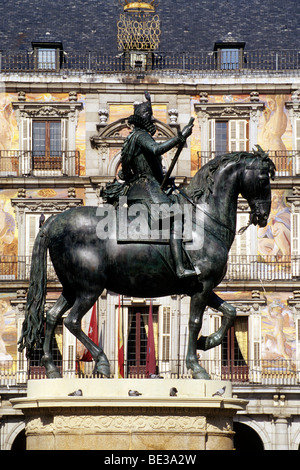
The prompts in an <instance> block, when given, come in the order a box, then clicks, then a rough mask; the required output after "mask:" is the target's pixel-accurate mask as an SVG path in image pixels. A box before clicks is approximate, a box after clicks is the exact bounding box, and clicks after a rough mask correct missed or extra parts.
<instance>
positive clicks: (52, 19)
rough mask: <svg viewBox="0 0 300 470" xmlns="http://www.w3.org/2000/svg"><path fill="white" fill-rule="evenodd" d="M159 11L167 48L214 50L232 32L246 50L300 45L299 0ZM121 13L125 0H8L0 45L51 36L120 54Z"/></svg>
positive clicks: (199, 0)
mask: <svg viewBox="0 0 300 470" xmlns="http://www.w3.org/2000/svg"><path fill="white" fill-rule="evenodd" d="M156 12H157V13H158V14H159V15H160V20H161V31H162V34H161V42H160V48H159V49H160V50H161V51H165V52H183V51H184V52H197V51H200V50H202V51H206V50H207V51H210V50H213V47H214V43H215V41H218V40H222V39H224V37H225V36H226V35H227V34H228V33H229V32H231V33H232V36H233V37H235V38H236V39H238V40H240V41H245V42H246V50H266V49H273V50H275V49H298V48H299V50H300V1H299V0H284V2H283V1H282V0H160V2H159V4H158V6H157V7H156ZM120 13H122V7H121V5H120V3H119V0H107V1H103V0H59V1H54V0H6V1H5V2H4V1H3V2H1V4H0V49H1V50H3V51H4V50H10V51H13V52H17V51H19V50H20V51H24V50H31V41H33V40H40V39H43V38H47V39H48V40H49V39H54V40H56V41H61V42H62V43H63V47H64V50H65V51H67V52H86V51H88V50H91V51H99V52H107V53H108V54H115V53H117V52H118V50H117V21H118V18H119V15H120ZM46 33H50V34H46Z"/></svg>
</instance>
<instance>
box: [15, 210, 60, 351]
mask: <svg viewBox="0 0 300 470" xmlns="http://www.w3.org/2000/svg"><path fill="white" fill-rule="evenodd" d="M52 220H53V217H50V218H49V219H48V220H47V221H46V222H45V223H44V225H42V227H41V228H40V230H39V232H38V234H37V237H36V239H35V242H34V245H33V250H32V260H31V268H30V283H29V288H28V293H27V303H26V312H25V319H24V322H23V326H22V333H21V337H20V339H19V341H18V344H19V351H20V352H21V351H23V349H25V348H26V350H27V351H26V355H27V357H29V356H30V354H31V352H32V350H33V348H34V347H35V346H37V345H41V343H42V341H41V334H42V332H43V328H44V304H45V298H46V291H47V248H48V228H49V226H50V223H51V222H52Z"/></svg>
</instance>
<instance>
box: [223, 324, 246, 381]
mask: <svg viewBox="0 0 300 470" xmlns="http://www.w3.org/2000/svg"><path fill="white" fill-rule="evenodd" d="M221 348H222V377H223V379H226V380H229V379H230V380H234V379H238V380H241V381H247V380H248V366H247V363H248V317H237V318H236V319H235V322H234V326H232V327H231V328H229V330H228V332H227V335H226V336H225V337H224V339H223V341H222V345H221Z"/></svg>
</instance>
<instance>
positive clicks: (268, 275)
mask: <svg viewBox="0 0 300 470" xmlns="http://www.w3.org/2000/svg"><path fill="white" fill-rule="evenodd" d="M299 277H300V256H296V255H293V256H289V255H285V256H270V255H268V256H261V255H230V254H229V257H228V264H227V272H226V276H225V280H227V281H234V280H237V281H251V280H252V281H253V280H258V281H260V280H261V281H274V280H282V281H284V280H292V279H296V278H299Z"/></svg>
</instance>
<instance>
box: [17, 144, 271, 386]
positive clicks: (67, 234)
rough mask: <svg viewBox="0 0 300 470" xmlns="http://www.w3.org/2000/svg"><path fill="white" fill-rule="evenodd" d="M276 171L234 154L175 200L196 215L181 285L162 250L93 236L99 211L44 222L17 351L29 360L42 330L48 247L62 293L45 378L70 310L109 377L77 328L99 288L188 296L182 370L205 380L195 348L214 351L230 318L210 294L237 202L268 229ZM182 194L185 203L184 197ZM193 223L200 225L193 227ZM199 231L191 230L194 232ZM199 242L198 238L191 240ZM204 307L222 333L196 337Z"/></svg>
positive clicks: (263, 159)
mask: <svg viewBox="0 0 300 470" xmlns="http://www.w3.org/2000/svg"><path fill="white" fill-rule="evenodd" d="M274 175H275V166H274V164H273V162H272V161H271V160H270V158H269V157H268V155H267V154H266V153H264V152H263V151H262V149H261V148H260V147H257V150H255V151H253V153H248V152H234V153H231V154H226V155H223V156H221V157H217V158H215V159H214V160H211V161H210V162H208V163H207V164H206V165H204V166H203V167H202V168H201V169H200V170H199V171H198V172H197V173H196V175H195V176H194V177H193V178H192V180H191V182H190V184H189V185H188V186H187V187H186V188H185V195H180V196H179V199H180V200H181V202H182V204H184V203H186V204H191V205H192V207H193V211H196V209H197V210H198V211H200V212H201V214H202V216H201V218H200V219H201V224H202V230H193V243H195V245H193V246H196V247H197V246H198V248H196V249H191V250H189V252H188V253H189V255H188V257H187V258H186V263H192V265H193V266H194V268H196V269H197V270H198V273H199V274H198V275H197V276H193V277H190V278H185V279H179V278H177V276H176V274H175V271H174V264H173V260H172V256H171V253H170V247H169V245H168V244H162V243H160V244H159V243H142V242H141V243H118V241H117V240H116V239H113V238H108V239H106V240H104V239H100V238H99V237H98V236H97V224H98V222H99V216H97V207H87V206H83V207H79V208H75V209H70V210H67V211H65V212H63V213H61V214H59V215H56V216H53V217H51V218H49V219H48V220H47V221H46V222H45V224H44V225H43V226H42V228H41V229H40V231H39V233H38V235H37V237H36V240H35V244H34V248H33V253H32V265H31V274H30V285H29V289H28V295H27V306H26V316H25V320H24V323H23V330H22V335H21V338H20V340H19V344H20V346H19V350H20V351H21V350H23V349H24V348H26V349H27V356H28V357H30V354H31V351H32V349H33V348H34V347H35V345H36V344H37V343H38V341H39V339H40V337H41V333H42V332H43V331H44V303H45V297H46V285H47V273H46V264H47V249H49V253H50V258H51V260H52V263H53V266H54V269H55V271H56V273H57V276H58V279H59V280H60V282H61V284H62V294H61V296H60V297H59V299H58V300H57V302H56V303H55V304H54V306H53V307H52V308H51V309H50V310H49V311H48V312H47V314H46V329H45V339H44V342H43V357H42V364H43V365H44V366H45V369H46V374H47V377H49V378H55V377H60V373H59V371H58V369H57V368H56V366H55V365H54V362H53V358H52V354H51V340H52V338H53V334H54V330H55V326H56V324H57V323H58V321H59V320H60V319H61V317H62V315H63V314H64V313H65V312H67V311H68V310H69V309H71V310H70V312H69V313H68V315H67V317H66V318H65V320H64V324H65V326H66V327H67V328H68V329H69V330H70V332H71V333H73V334H74V335H75V336H76V338H77V339H78V340H79V341H81V343H82V344H83V345H84V346H85V347H86V348H87V349H88V350H89V351H90V352H91V354H92V357H93V359H94V361H95V370H96V371H97V372H99V373H100V374H102V375H104V376H106V377H108V376H109V375H110V365H109V361H108V359H107V357H106V355H105V353H104V351H103V350H102V348H101V347H99V346H97V345H95V344H94V343H93V342H92V341H91V340H90V339H89V338H88V336H87V335H86V334H85V333H84V332H83V331H82V329H81V319H82V317H83V316H84V315H85V314H86V313H87V312H88V310H89V309H90V308H91V307H92V306H93V305H94V303H95V301H96V300H97V299H98V297H99V296H100V294H101V292H102V291H103V290H104V288H107V289H108V290H110V291H113V292H115V293H119V294H124V295H128V296H135V297H161V296H166V295H174V294H186V295H189V296H190V297H191V304H190V318H189V340H188V348H187V354H186V365H187V367H188V369H190V370H191V372H192V375H193V377H194V378H197V379H209V378H210V377H209V375H208V373H207V372H206V370H205V369H204V368H203V367H201V366H200V364H199V363H198V360H197V354H196V350H197V349H203V350H208V349H210V348H213V347H215V346H217V345H219V344H220V343H221V341H222V339H223V337H224V335H225V334H226V332H227V330H228V328H229V327H230V326H231V325H232V324H233V321H234V318H235V316H236V311H235V308H234V307H233V306H232V305H230V304H229V303H227V302H226V301H224V300H222V299H221V298H219V297H218V296H217V295H216V294H215V293H214V292H213V289H214V288H215V287H216V286H218V284H219V283H220V282H221V281H222V279H223V278H224V275H225V273H226V269H227V259H228V253H229V250H230V247H231V245H232V242H233V240H234V237H235V233H236V212H237V202H238V196H239V194H241V195H242V196H243V197H244V198H245V199H246V200H247V201H248V203H249V206H250V219H249V225H250V224H254V225H257V224H258V225H259V226H261V227H264V226H266V224H267V220H268V216H269V212H270V207H271V186H270V177H271V178H272V179H274ZM184 196H185V197H184ZM197 223H198V222H197ZM196 229H197V227H196ZM197 237H198V238H199V237H201V238H202V239H201V240H199V239H198V240H197ZM206 306H209V307H212V308H214V309H217V310H218V311H219V312H221V313H222V314H223V317H222V323H221V327H220V329H219V330H218V331H216V332H215V333H213V334H211V335H209V336H208V337H203V336H200V339H198V336H199V333H200V330H201V325H202V318H203V314H204V310H205V308H206Z"/></svg>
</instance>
